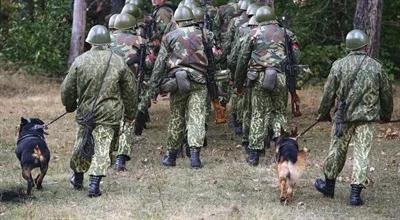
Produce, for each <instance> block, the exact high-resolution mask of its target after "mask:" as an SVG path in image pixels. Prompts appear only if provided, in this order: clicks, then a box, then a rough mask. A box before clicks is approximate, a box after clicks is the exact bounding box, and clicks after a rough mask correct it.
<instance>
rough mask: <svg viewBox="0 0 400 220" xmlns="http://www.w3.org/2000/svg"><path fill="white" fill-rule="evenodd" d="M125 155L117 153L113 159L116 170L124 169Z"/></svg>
mask: <svg viewBox="0 0 400 220" xmlns="http://www.w3.org/2000/svg"><path fill="white" fill-rule="evenodd" d="M126 159H127V156H125V155H122V154H121V155H118V156H117V159H116V161H115V170H116V171H118V172H122V171H126V167H125V162H126Z"/></svg>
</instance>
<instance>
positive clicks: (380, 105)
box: [318, 52, 393, 122]
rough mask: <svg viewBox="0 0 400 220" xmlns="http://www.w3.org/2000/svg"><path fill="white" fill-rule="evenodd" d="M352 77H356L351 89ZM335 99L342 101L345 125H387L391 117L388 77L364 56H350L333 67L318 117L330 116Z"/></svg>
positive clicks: (379, 67) (356, 54) (352, 53)
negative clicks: (378, 123) (372, 122)
mask: <svg viewBox="0 0 400 220" xmlns="http://www.w3.org/2000/svg"><path fill="white" fill-rule="evenodd" d="M364 58H365V59H364ZM363 59H364V61H363V63H362V65H361V68H360V69H359V71H358V73H356V70H357V68H359V65H360V63H361V62H362V60H363ZM354 74H357V76H356V78H355V80H354V83H353V84H352V85H350V83H351V82H350V81H351V80H352V78H353V75H354ZM344 93H346V94H344ZM335 98H337V99H338V100H339V99H344V100H345V102H346V111H345V121H348V122H355V121H357V122H362V121H375V120H386V121H387V120H390V118H391V115H392V111H393V96H392V87H391V84H390V82H389V80H388V77H387V75H386V73H384V72H383V70H382V65H381V64H380V63H379V62H377V61H376V60H374V59H373V58H370V57H369V56H367V55H366V53H364V52H350V53H349V54H348V55H347V56H346V57H344V58H342V59H339V60H337V61H335V62H334V63H333V65H332V68H331V71H330V73H329V76H328V80H327V81H326V83H325V87H324V93H323V96H322V100H321V105H320V107H319V110H318V112H319V114H320V115H321V116H323V117H327V116H328V115H329V113H330V110H331V108H332V106H333V104H334V102H335Z"/></svg>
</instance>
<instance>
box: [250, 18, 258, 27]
mask: <svg viewBox="0 0 400 220" xmlns="http://www.w3.org/2000/svg"><path fill="white" fill-rule="evenodd" d="M257 25H258V22H257V18H256V17H255V16H253V17H251V18H250V20H249V26H257Z"/></svg>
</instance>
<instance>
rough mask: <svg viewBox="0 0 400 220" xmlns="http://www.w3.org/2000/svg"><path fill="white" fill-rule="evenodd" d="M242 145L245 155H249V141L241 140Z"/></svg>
mask: <svg viewBox="0 0 400 220" xmlns="http://www.w3.org/2000/svg"><path fill="white" fill-rule="evenodd" d="M242 147H243V149H244V152H246V155H249V152H250V149H249V142H247V141H243V142H242Z"/></svg>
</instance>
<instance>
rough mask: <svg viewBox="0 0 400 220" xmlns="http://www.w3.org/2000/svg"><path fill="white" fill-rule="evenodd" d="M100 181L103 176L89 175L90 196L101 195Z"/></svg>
mask: <svg viewBox="0 0 400 220" xmlns="http://www.w3.org/2000/svg"><path fill="white" fill-rule="evenodd" d="M100 181H101V176H90V177H89V187H88V196H89V197H98V196H101V191H100Z"/></svg>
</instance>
